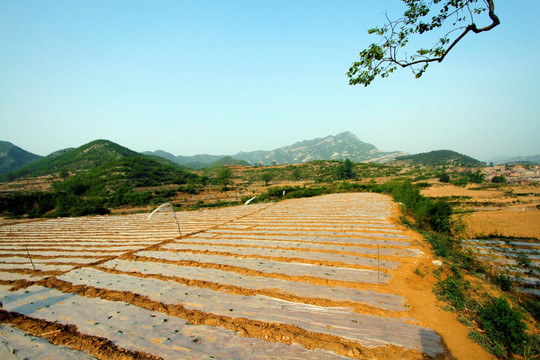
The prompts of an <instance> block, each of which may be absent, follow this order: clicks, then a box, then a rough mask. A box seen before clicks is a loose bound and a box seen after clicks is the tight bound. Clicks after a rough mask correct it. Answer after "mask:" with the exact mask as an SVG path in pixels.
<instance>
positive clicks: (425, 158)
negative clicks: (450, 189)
mask: <svg viewBox="0 0 540 360" xmlns="http://www.w3.org/2000/svg"><path fill="white" fill-rule="evenodd" d="M396 160H397V161H407V162H411V163H412V164H413V165H432V166H437V165H454V166H465V167H474V166H483V165H485V164H484V163H483V162H481V161H479V160H476V159H474V158H472V157H470V156H467V155H463V154H460V153H457V152H455V151H452V150H434V151H430V152H426V153H420V154H415V155H406V156H398V157H396Z"/></svg>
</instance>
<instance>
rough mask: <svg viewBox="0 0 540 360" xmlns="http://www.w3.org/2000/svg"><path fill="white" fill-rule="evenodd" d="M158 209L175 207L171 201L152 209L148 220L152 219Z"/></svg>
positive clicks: (170, 209) (171, 209)
mask: <svg viewBox="0 0 540 360" xmlns="http://www.w3.org/2000/svg"><path fill="white" fill-rule="evenodd" d="M158 211H173V207H172V205H171V204H170V203H165V204H162V205H160V206H159V207H158V208H157V209H156V210H154V211H152V212H151V213H150V215H148V218H146V220H150V219H151V218H152V217H153V216H154V214H155V213H157V212H158Z"/></svg>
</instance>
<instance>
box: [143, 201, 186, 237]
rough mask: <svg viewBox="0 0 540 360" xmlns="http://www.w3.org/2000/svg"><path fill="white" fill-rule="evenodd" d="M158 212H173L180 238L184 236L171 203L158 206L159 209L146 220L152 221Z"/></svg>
mask: <svg viewBox="0 0 540 360" xmlns="http://www.w3.org/2000/svg"><path fill="white" fill-rule="evenodd" d="M158 211H171V212H172V214H173V217H174V220H175V221H176V226H178V233H179V234H180V236H182V231H181V230H180V223H179V222H178V218H177V217H176V214H175V212H174V208H173V206H172V205H171V204H170V203H165V204H161V205H160V206H158V208H157V209H155V210H154V211H152V212H151V213H150V215H148V218H146V220H150V219H151V218H152V217H153V216H154V215H155V213H157V212H158Z"/></svg>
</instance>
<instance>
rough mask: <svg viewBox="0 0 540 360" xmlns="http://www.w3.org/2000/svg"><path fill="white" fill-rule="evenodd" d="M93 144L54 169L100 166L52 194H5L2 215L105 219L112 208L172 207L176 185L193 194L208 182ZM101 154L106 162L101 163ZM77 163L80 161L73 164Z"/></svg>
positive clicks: (0, 204)
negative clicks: (167, 204)
mask: <svg viewBox="0 0 540 360" xmlns="http://www.w3.org/2000/svg"><path fill="white" fill-rule="evenodd" d="M90 144H91V145H90V146H83V147H81V148H78V149H75V150H80V151H78V152H75V153H70V152H71V151H68V152H66V153H65V154H68V155H69V158H68V159H61V160H62V161H56V162H55V161H53V165H54V166H59V164H61V165H62V166H71V167H68V169H70V171H73V170H74V169H81V170H82V168H81V166H83V164H90V165H92V166H93V165H95V166H93V167H91V168H87V169H84V170H85V171H79V172H76V173H75V175H72V176H69V177H68V178H66V179H65V180H64V181H58V182H54V183H53V184H52V191H48V192H34V193H9V194H4V195H2V196H0V212H2V213H3V215H7V216H23V215H27V216H29V217H41V216H53V217H58V216H82V215H91V214H106V213H108V212H109V209H110V208H117V207H121V206H124V205H129V206H146V205H149V204H159V203H162V202H165V201H170V199H171V198H173V197H174V196H175V195H176V192H177V191H178V190H177V189H178V187H175V186H174V185H182V184H189V185H187V186H190V187H192V188H196V187H198V186H203V185H204V181H205V179H202V178H201V177H199V176H198V175H196V174H193V173H190V172H188V171H186V170H184V169H183V168H181V167H180V166H179V165H176V164H174V165H170V164H169V163H166V162H168V160H165V159H160V160H159V161H157V160H155V159H153V158H152V157H149V156H146V155H142V154H137V153H135V152H131V150H129V149H126V148H122V147H120V146H118V145H116V144H113V143H110V142H103V141H99V142H93V143H90ZM81 149H82V150H81ZM98 150H99V151H98ZM113 150H114V151H113ZM126 150H127V151H126ZM96 151H97V153H101V154H102V158H97V157H96V155H97V154H96V153H95V152H96ZM85 154H88V156H89V158H88V159H86V158H85V156H84V155H85ZM122 154H124V155H126V156H121V155H122ZM62 156H63V155H59V157H62ZM73 159H75V160H77V161H68V160H73ZM52 160H54V158H53V159H52ZM98 163H101V164H100V165H96V164H98ZM46 165H47V164H46ZM49 166H50V164H49ZM49 168H50V167H49ZM54 169H57V167H54ZM38 170H39V168H38ZM163 185H172V187H171V186H163Z"/></svg>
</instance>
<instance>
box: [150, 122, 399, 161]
mask: <svg viewBox="0 0 540 360" xmlns="http://www.w3.org/2000/svg"><path fill="white" fill-rule="evenodd" d="M144 154H147V155H155V156H161V157H164V158H166V159H169V160H171V161H174V162H176V163H177V164H180V165H183V166H186V167H190V168H202V167H205V166H208V165H210V164H212V163H214V162H216V161H218V160H219V159H221V158H223V157H224V156H225V155H208V154H200V155H194V156H175V155H173V154H171V153H168V152H165V151H163V150H156V151H146V152H144ZM401 155H407V153H404V152H401V151H394V152H384V151H381V150H379V149H377V148H376V147H375V146H374V145H372V144H368V143H365V142H363V141H360V140H359V139H358V138H357V137H356V135H354V134H353V133H352V132H350V131H347V132H343V133H341V134H338V135H335V136H333V135H330V136H327V137H324V138H317V139H313V140H304V141H301V142H297V143H295V144H292V145H289V146H285V147H281V148H278V149H275V150H271V151H264V150H259V151H251V152H243V151H242V152H239V153H237V154H236V155H230V157H231V158H233V159H236V160H243V161H245V162H247V163H248V164H251V165H271V164H274V163H275V164H298V163H306V162H309V161H313V160H340V159H347V158H348V159H349V160H351V161H353V162H377V163H383V162H387V161H391V160H393V159H395V158H396V156H401Z"/></svg>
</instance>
